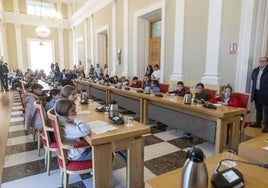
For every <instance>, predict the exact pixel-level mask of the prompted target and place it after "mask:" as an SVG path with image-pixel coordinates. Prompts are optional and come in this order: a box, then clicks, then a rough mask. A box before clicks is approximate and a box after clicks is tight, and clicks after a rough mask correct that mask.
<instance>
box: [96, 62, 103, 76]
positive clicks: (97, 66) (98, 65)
mask: <svg viewBox="0 0 268 188" xmlns="http://www.w3.org/2000/svg"><path fill="white" fill-rule="evenodd" d="M94 73H96V74H97V76H98V77H100V73H102V69H101V68H100V64H99V63H98V64H97V65H96V68H95V71H94Z"/></svg>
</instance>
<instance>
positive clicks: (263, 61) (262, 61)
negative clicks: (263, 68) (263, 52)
mask: <svg viewBox="0 0 268 188" xmlns="http://www.w3.org/2000/svg"><path fill="white" fill-rule="evenodd" d="M265 62H267V61H265V60H260V61H259V63H265Z"/></svg>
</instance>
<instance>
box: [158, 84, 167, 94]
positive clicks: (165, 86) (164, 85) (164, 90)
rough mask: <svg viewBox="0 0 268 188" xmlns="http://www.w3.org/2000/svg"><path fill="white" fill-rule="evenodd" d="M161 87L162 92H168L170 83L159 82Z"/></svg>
mask: <svg viewBox="0 0 268 188" xmlns="http://www.w3.org/2000/svg"><path fill="white" fill-rule="evenodd" d="M159 87H160V92H161V93H166V92H168V87H169V84H163V83H159Z"/></svg>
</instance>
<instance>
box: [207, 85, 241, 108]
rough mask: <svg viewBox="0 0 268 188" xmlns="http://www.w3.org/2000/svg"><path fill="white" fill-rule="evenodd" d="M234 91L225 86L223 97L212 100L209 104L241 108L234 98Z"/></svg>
mask: <svg viewBox="0 0 268 188" xmlns="http://www.w3.org/2000/svg"><path fill="white" fill-rule="evenodd" d="M232 91H233V89H232V87H231V86H230V85H229V84H227V85H226V86H223V88H222V94H221V96H218V97H215V98H212V99H210V101H209V102H211V103H220V104H223V105H226V106H234V107H239V100H238V98H237V97H233V96H232Z"/></svg>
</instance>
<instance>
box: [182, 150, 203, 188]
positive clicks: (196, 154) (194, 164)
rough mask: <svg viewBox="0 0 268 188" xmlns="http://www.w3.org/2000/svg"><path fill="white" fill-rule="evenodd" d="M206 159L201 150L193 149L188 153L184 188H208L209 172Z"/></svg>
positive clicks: (183, 181) (183, 176)
mask: <svg viewBox="0 0 268 188" xmlns="http://www.w3.org/2000/svg"><path fill="white" fill-rule="evenodd" d="M204 158H205V156H204V153H203V151H202V150H201V149H199V148H193V149H192V150H190V151H189V152H188V159H187V160H186V162H185V163H184V166H183V170H182V177H181V178H182V181H181V187H182V188H207V187H208V171H207V167H206V164H205V162H204Z"/></svg>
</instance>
